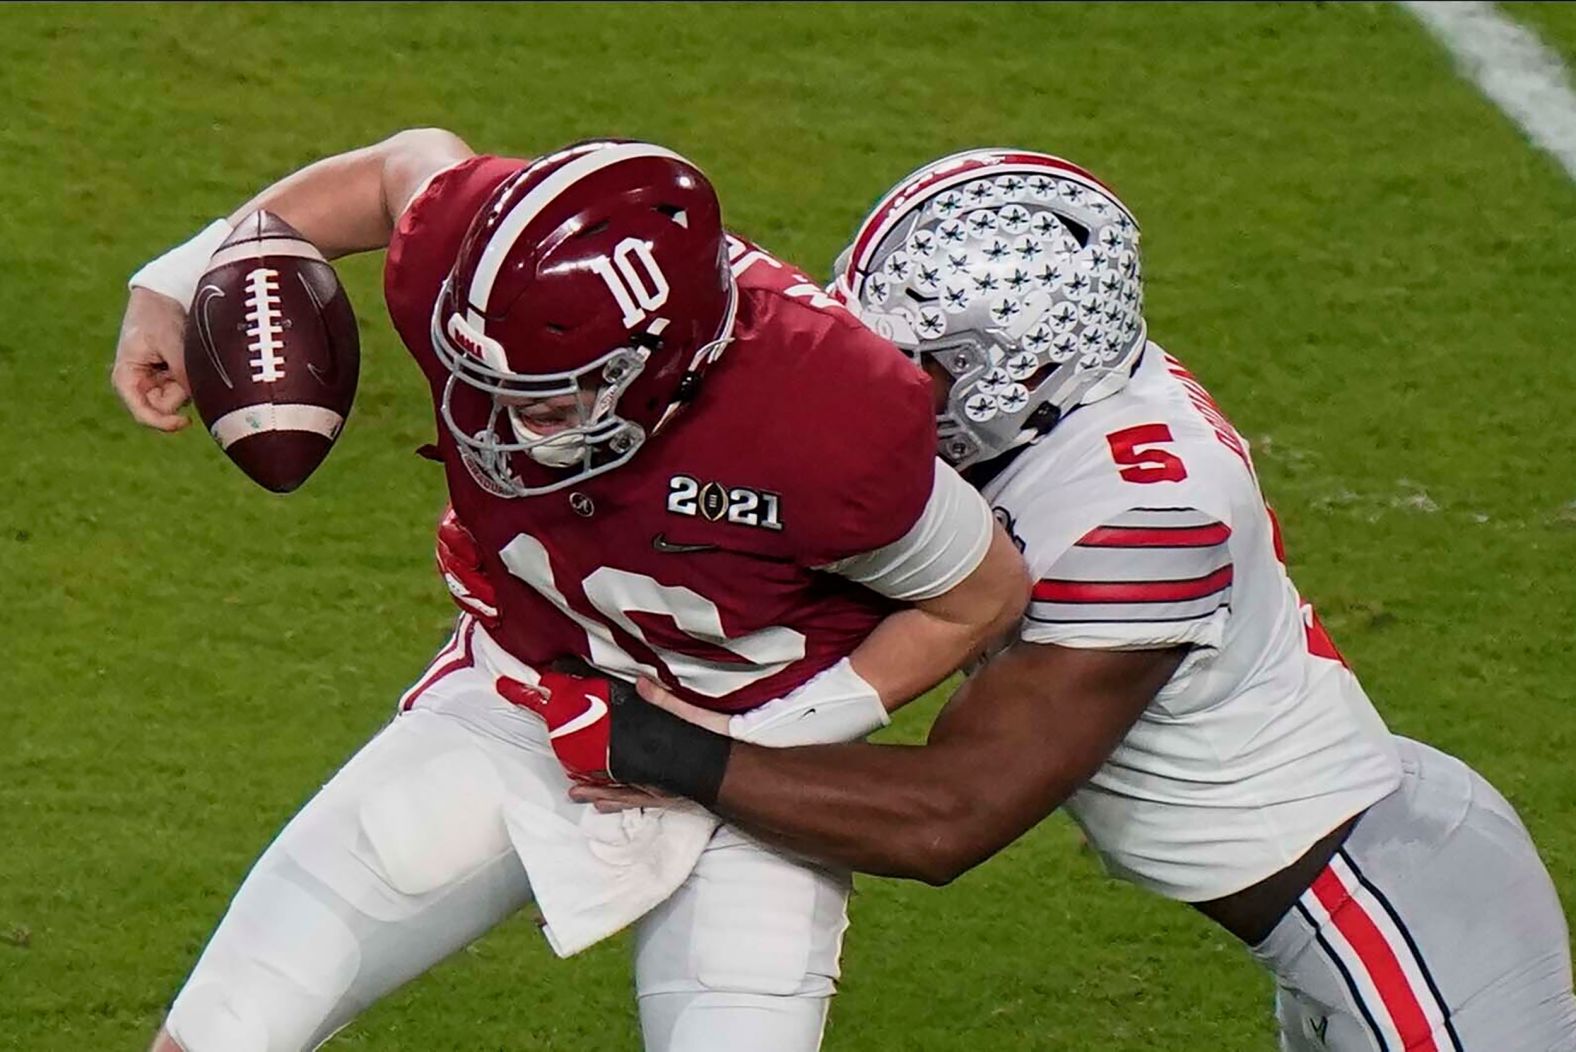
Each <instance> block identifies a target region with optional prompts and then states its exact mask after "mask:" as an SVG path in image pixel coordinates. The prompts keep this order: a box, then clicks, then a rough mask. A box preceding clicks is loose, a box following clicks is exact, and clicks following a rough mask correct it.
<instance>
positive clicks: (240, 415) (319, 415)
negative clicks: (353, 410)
mask: <svg viewBox="0 0 1576 1052" xmlns="http://www.w3.org/2000/svg"><path fill="white" fill-rule="evenodd" d="M344 422H345V418H344V417H342V416H340V415H339V414H338V413H336V412H334V411H333V410H332V409H324V408H323V407H322V406H320V405H304V404H300V403H296V402H284V403H279V404H275V403H273V402H262V403H259V404H258V405H249V406H247V407H245V408H244V409H232V410H231V411H230V412H228V413H226V414H224V415H223V416H221V417H220V418H219V419H217V420H215V421H214V422H213V426H212V427H210V428H209V429H208V431H209V432H210V433H211V434H212V435H213V437H214V441H216V442H218V443H219V448H220V449H229V448H230V447H231V446H232V445H234V444H235V443H236V442H239V441H240V440H241V439H243V438H245V437H246V436H247V435H260V434H262V433H263V432H265V431H311V432H312V433H314V434H318V435H322V436H323V437H324V438H333V437H334V436H335V435H337V434H339V425H341V424H343V423H344Z"/></svg>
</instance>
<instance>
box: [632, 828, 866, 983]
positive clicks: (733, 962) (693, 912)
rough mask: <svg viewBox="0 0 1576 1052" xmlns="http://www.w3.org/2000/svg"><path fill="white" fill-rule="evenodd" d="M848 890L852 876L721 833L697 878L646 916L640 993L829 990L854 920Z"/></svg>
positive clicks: (640, 938)
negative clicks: (849, 925)
mask: <svg viewBox="0 0 1576 1052" xmlns="http://www.w3.org/2000/svg"><path fill="white" fill-rule="evenodd" d="M848 889H849V880H848V876H847V875H846V874H844V873H840V872H835V871H829V870H824V869H819V868H815V867H812V866H809V865H806V864H804V863H800V862H797V861H792V860H790V859H788V858H787V857H785V856H783V855H780V854H777V853H776V852H774V851H771V850H768V849H767V848H765V847H762V846H761V845H759V844H757V843H755V842H754V841H751V840H748V839H745V838H744V837H742V836H740V835H739V834H737V833H735V832H733V831H732V830H730V829H727V828H724V829H722V830H719V831H718V833H717V835H716V836H715V837H713V840H712V844H711V846H709V847H708V848H707V849H706V851H705V853H704V854H702V856H701V860H700V862H699V863H698V864H697V865H696V867H695V871H694V872H693V873H691V874H690V877H689V879H688V880H686V881H685V882H684V884H683V886H682V887H680V888H679V890H678V891H676V892H674V893H673V895H672V896H671V897H670V898H669V899H668V900H667V901H666V902H664V903H662V904H661V905H660V906H658V907H657V908H656V909H655V910H653V911H652V913H651V914H649V915H648V916H647V917H646V918H645V919H644V920H643V921H642V922H641V924H640V927H639V929H638V930H637V932H636V957H635V983H636V990H637V993H639V994H640V995H641V996H645V995H647V994H658V993H672V992H697V991H721V992H731V993H739V994H765V995H771V996H777V997H799V996H806V997H825V996H828V995H830V994H832V993H833V992H834V991H835V989H836V983H837V976H838V974H839V968H838V958H839V957H840V955H841V953H842V942H843V932H844V930H845V929H846V928H847V927H848V915H847V910H846V905H847V901H848Z"/></svg>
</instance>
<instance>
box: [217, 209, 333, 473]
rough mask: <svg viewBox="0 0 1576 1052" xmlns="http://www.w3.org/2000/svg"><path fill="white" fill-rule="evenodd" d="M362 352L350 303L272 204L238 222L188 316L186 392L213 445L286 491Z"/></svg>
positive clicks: (327, 439) (326, 431) (323, 431)
mask: <svg viewBox="0 0 1576 1052" xmlns="http://www.w3.org/2000/svg"><path fill="white" fill-rule="evenodd" d="M360 361H361V350H360V338H359V335H358V333H357V331H356V316H355V312H354V311H353V310H352V309H351V306H350V300H349V298H348V297H347V296H346V295H345V290H344V287H343V286H341V285H340V283H339V276H338V275H337V274H335V273H334V268H333V267H331V266H330V265H329V264H328V261H327V260H325V259H324V258H323V254H322V253H321V252H319V251H318V249H317V247H316V246H314V245H313V244H312V243H311V242H310V241H308V240H307V239H306V238H304V237H302V236H301V234H300V232H299V231H297V230H296V229H295V228H294V227H292V226H291V225H290V224H289V223H286V222H285V221H284V220H282V219H280V218H279V217H278V216H276V215H274V214H273V213H272V212H267V211H257V212H253V213H252V214H251V215H249V216H247V217H246V218H245V219H244V220H242V221H241V223H240V225H238V226H237V227H236V228H235V232H234V233H232V234H231V235H230V236H229V237H228V238H227V239H226V240H225V242H224V243H223V244H222V245H221V246H220V247H219V250H218V251H217V252H215V253H214V254H213V258H212V259H210V260H209V262H208V269H207V272H206V273H205V274H204V275H203V278H202V281H201V282H199V283H198V286H197V295H196V296H195V297H194V298H193V300H192V303H191V308H190V310H189V311H188V313H187V316H186V373H187V376H188V378H189V379H190V381H191V394H192V401H193V403H195V404H196V406H197V412H198V414H199V415H200V416H201V417H202V421H203V423H204V424H205V425H207V427H208V433H209V434H210V435H212V436H213V438H214V441H216V442H218V443H219V448H220V449H222V450H224V452H225V453H226V454H228V456H229V457H230V459H231V460H233V461H235V463H236V465H237V466H238V467H239V468H240V469H241V470H242V471H244V472H245V473H246V475H247V476H248V477H249V478H251V479H252V481H254V482H256V483H257V484H258V485H260V486H263V487H265V488H267V489H270V490H272V491H273V492H275V493H289V492H290V491H291V490H293V489H295V488H296V487H298V486H300V485H301V483H303V482H305V481H306V480H307V478H308V477H309V476H310V475H311V474H312V472H313V471H315V470H317V467H318V465H319V464H321V463H322V462H323V460H324V458H325V457H327V456H328V451H329V450H330V449H332V448H333V446H334V440H335V439H337V438H338V437H339V433H340V430H341V429H342V428H343V427H344V425H345V418H346V416H348V415H349V413H350V404H351V402H352V401H353V400H354V398H355V395H356V379H357V376H358V374H359V372H360Z"/></svg>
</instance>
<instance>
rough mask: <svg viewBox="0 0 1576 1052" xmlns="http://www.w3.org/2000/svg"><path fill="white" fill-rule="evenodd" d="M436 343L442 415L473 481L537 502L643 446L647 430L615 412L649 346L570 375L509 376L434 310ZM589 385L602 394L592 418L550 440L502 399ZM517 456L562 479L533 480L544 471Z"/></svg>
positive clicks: (570, 391) (624, 350)
mask: <svg viewBox="0 0 1576 1052" xmlns="http://www.w3.org/2000/svg"><path fill="white" fill-rule="evenodd" d="M439 302H440V304H441V302H442V300H441V298H440V301H439ZM432 343H433V349H434V350H435V351H436V352H437V355H438V359H439V360H440V361H441V362H442V363H443V364H444V365H446V366H447V367H448V369H449V379H448V381H447V382H446V383H445V384H444V387H443V397H442V399H441V400H440V402H439V410H438V415H439V417H440V418H441V419H442V421H443V423H444V426H445V427H446V428H447V429H448V431H449V434H450V435H451V436H452V437H453V438H454V441H455V444H456V445H457V446H458V447H459V449H460V453H461V455H462V457H463V458H464V460H465V465H466V467H467V468H468V469H469V470H470V472H471V474H472V476H473V477H475V478H476V480H477V482H478V483H479V484H480V485H482V486H483V488H485V489H487V490H488V491H489V492H491V493H493V494H495V495H497V496H503V497H534V496H538V495H541V494H544V493H554V492H557V491H558V490H561V489H564V488H565V487H567V486H572V485H574V484H576V483H579V482H584V481H585V480H587V479H590V478H594V477H596V476H597V475H601V474H604V473H606V472H608V471H611V470H613V469H614V468H616V467H619V466H621V465H623V464H625V463H627V462H628V461H629V459H630V458H631V457H633V456H634V455H635V454H636V453H637V452H638V451H639V449H640V447H641V446H642V445H644V444H645V440H646V431H645V429H644V428H642V427H641V426H640V425H639V424H636V423H634V422H633V421H630V420H626V419H624V418H623V417H622V416H620V415H619V414H618V412H617V408H618V401H619V398H620V397H621V396H622V395H623V394H624V392H625V391H626V390H627V389H628V388H629V386H630V385H631V384H633V383H634V382H635V381H636V380H637V379H639V377H640V375H641V373H642V371H643V370H644V369H645V362H646V356H647V354H648V353H649V352H647V351H645V350H643V349H640V348H633V347H620V348H617V349H615V350H613V351H611V352H609V353H608V354H606V355H604V356H603V357H601V358H599V359H597V360H596V361H594V362H590V363H588V364H587V365H586V366H584V367H583V368H581V369H576V370H573V371H570V372H567V373H556V374H550V375H528V374H523V373H514V372H508V371H505V370H502V369H499V368H497V367H495V366H493V365H491V364H489V363H487V362H485V361H483V360H481V359H480V358H479V357H477V356H475V355H471V354H468V353H466V351H465V350H464V349H462V348H461V347H458V346H456V345H455V344H454V343H453V342H451V341H450V340H449V339H448V336H447V333H446V331H445V326H443V325H442V324H440V322H439V312H436V311H435V312H434V315H433V323H432ZM588 386H589V387H593V388H594V389H595V390H596V391H597V392H598V393H597V396H596V400H595V404H594V406H593V409H592V413H591V419H590V420H589V421H587V422H585V423H582V424H580V425H578V426H575V427H569V428H565V429H563V430H561V431H555V432H554V433H552V434H550V435H538V434H536V433H535V432H533V431H531V430H530V429H529V428H528V427H520V426H517V425H516V423H515V421H514V419H513V417H512V415H511V414H510V413H509V411H508V406H507V405H506V404H505V403H504V402H503V401H501V399H510V398H512V399H519V398H551V397H555V396H562V395H576V396H578V395H579V393H580V392H581V391H583V390H586V389H587V387H588ZM461 398H468V400H469V402H470V406H469V407H467V406H459V405H457V404H456V401H457V399H461ZM467 410H469V412H467ZM516 454H524V455H525V457H526V458H527V459H528V460H530V461H531V462H532V463H533V464H534V465H536V466H537V467H539V468H548V469H550V470H552V471H554V472H557V473H562V477H559V478H554V479H552V480H550V481H533V482H527V481H526V479H527V476H528V474H534V475H539V474H540V472H539V471H537V472H529V473H527V472H522V471H520V470H517V466H518V465H517V462H516V461H515V460H514V457H515V455H516Z"/></svg>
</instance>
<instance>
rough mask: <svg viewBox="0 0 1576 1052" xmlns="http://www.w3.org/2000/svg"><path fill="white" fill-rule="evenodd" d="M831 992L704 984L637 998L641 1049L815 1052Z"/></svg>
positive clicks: (661, 1051) (655, 1051)
mask: <svg viewBox="0 0 1576 1052" xmlns="http://www.w3.org/2000/svg"><path fill="white" fill-rule="evenodd" d="M829 1000H830V997H827V996H821V997H775V996H772V995H769V994H745V993H733V992H729V991H721V990H702V991H693V992H684V993H666V994H650V995H646V996H642V997H641V998H640V1030H641V1035H642V1037H643V1038H644V1042H645V1052H738V1050H739V1049H749V1052H815V1050H816V1049H818V1048H820V1047H821V1034H822V1032H823V1031H824V1030H825V1028H826V1008H827V1003H828V1001H829Z"/></svg>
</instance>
